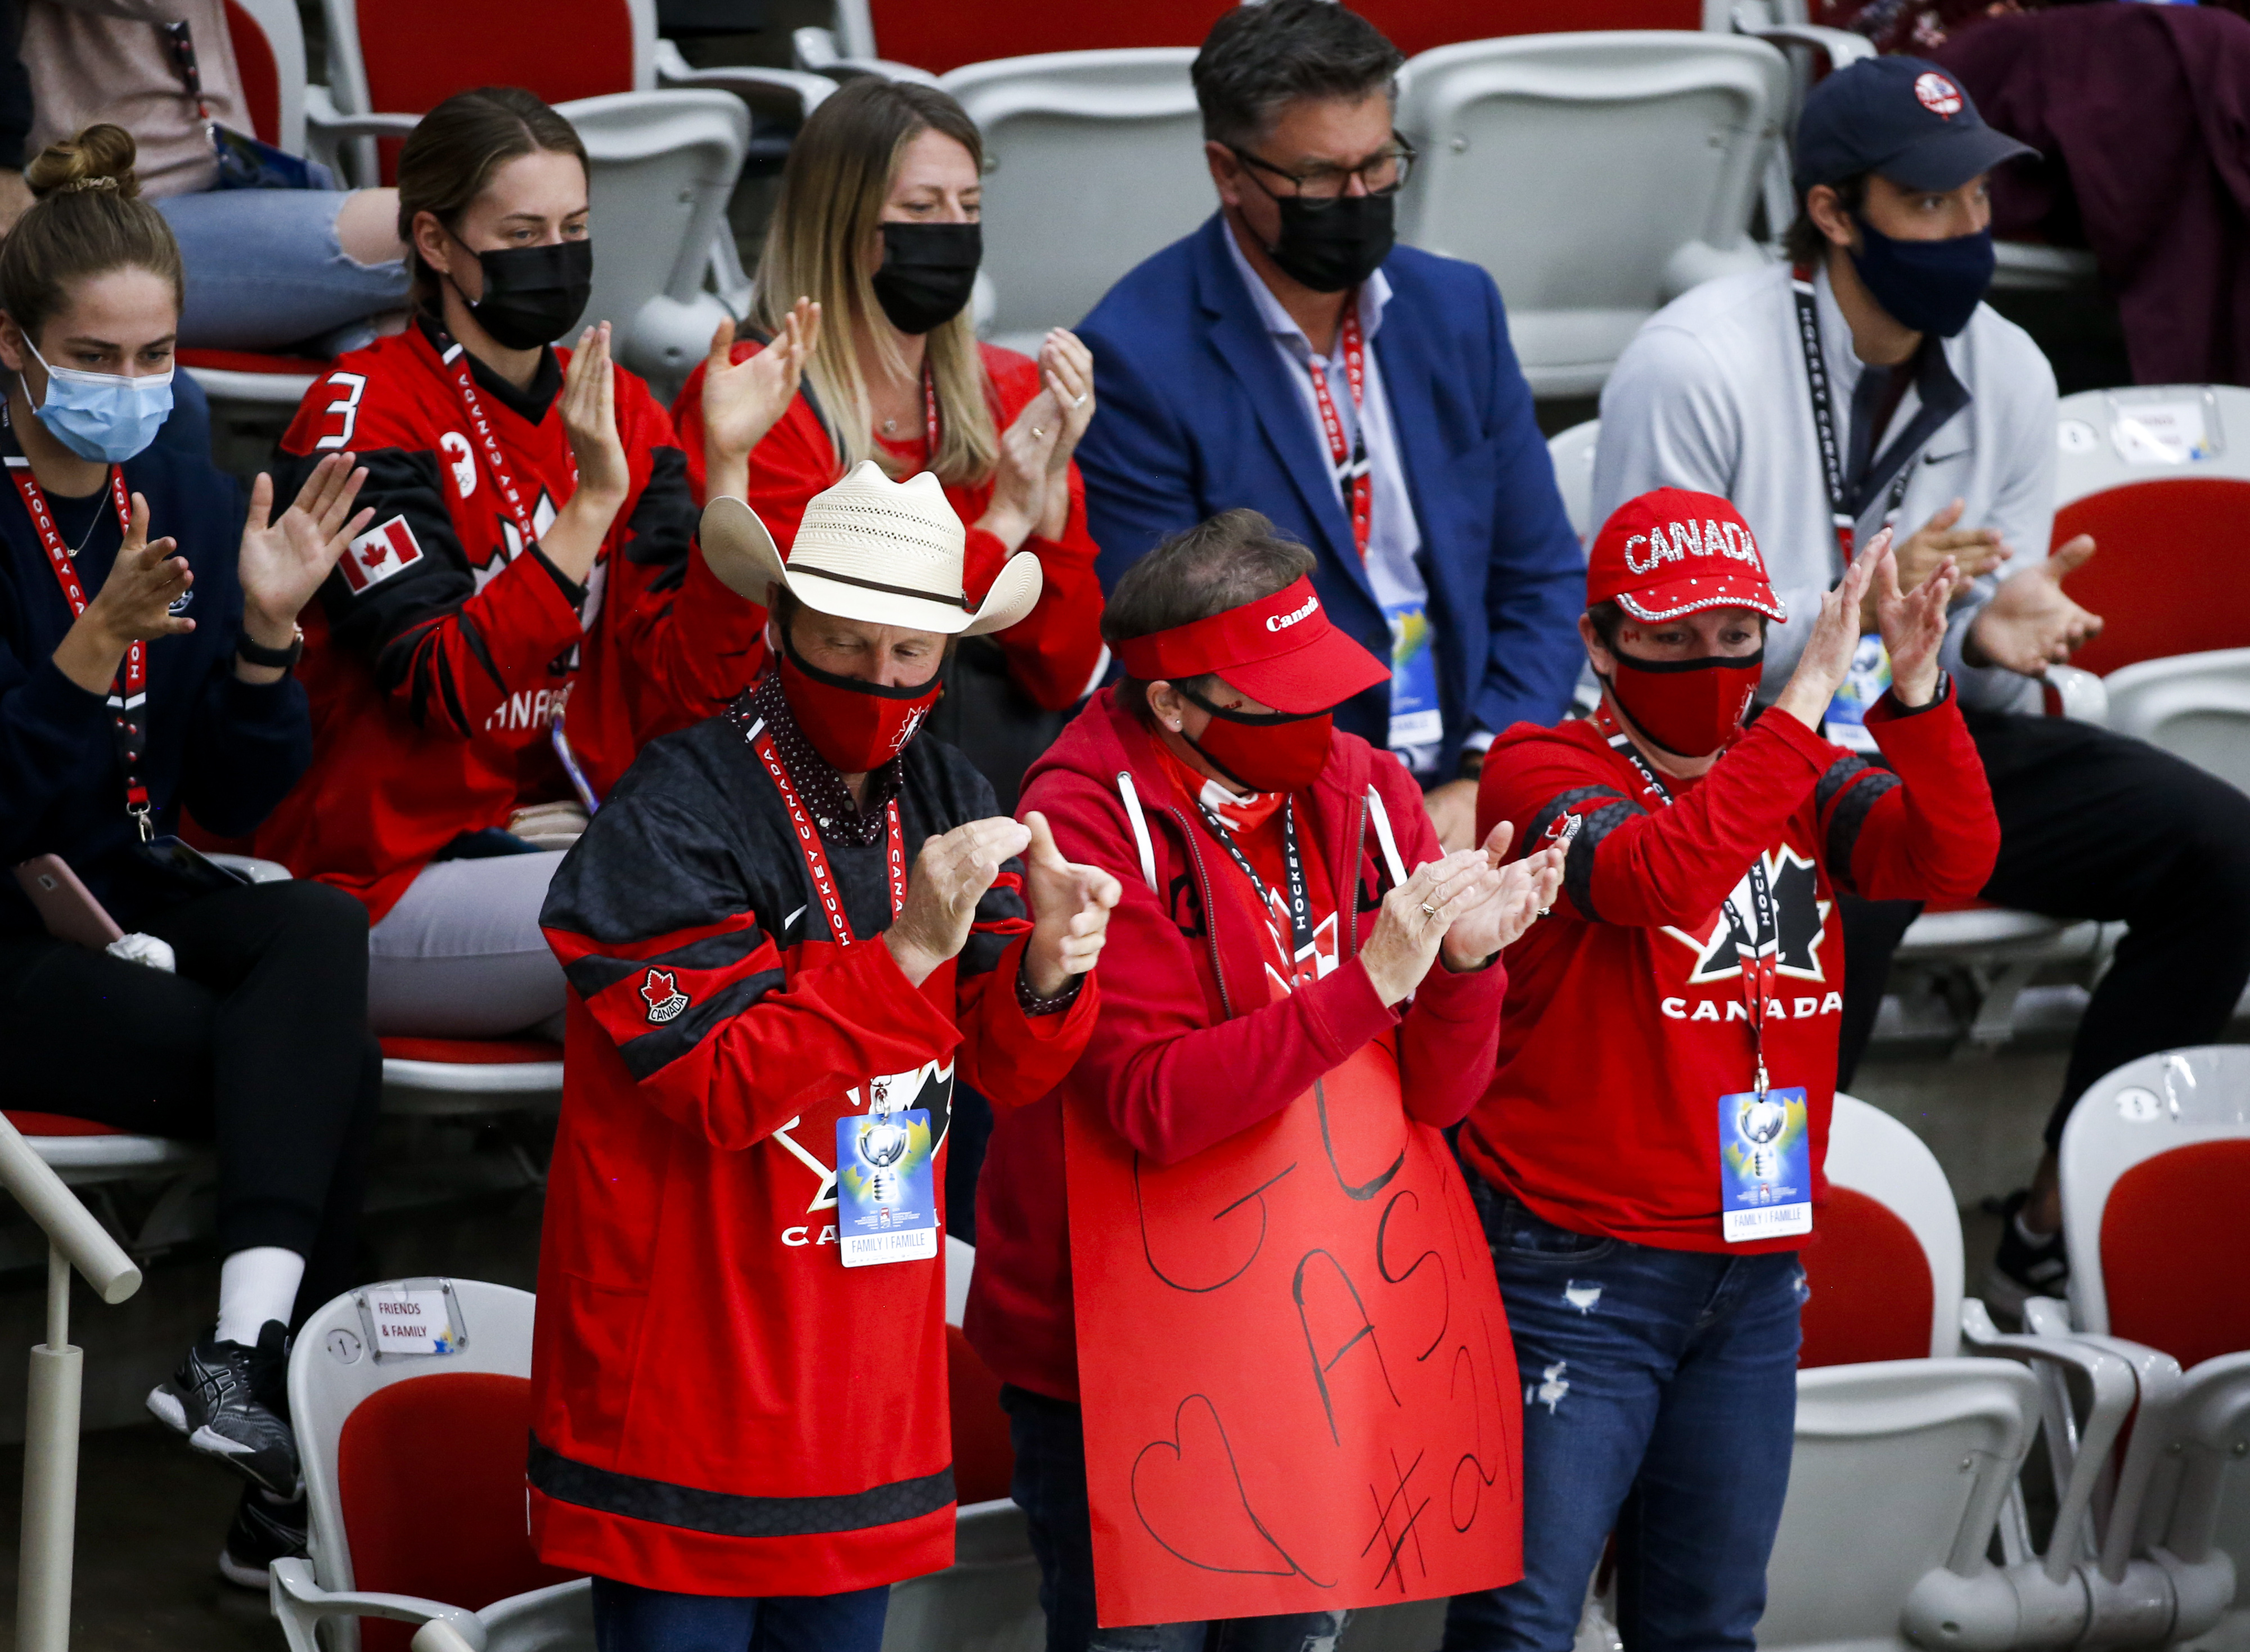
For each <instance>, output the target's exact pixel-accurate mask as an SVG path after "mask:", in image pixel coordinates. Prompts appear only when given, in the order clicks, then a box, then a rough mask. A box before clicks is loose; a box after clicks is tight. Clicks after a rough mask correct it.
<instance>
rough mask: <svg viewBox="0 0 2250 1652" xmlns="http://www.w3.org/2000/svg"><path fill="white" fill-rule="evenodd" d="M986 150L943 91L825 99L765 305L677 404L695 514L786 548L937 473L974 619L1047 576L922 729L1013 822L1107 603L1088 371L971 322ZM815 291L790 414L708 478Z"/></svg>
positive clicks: (770, 250)
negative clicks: (715, 510)
mask: <svg viewBox="0 0 2250 1652" xmlns="http://www.w3.org/2000/svg"><path fill="white" fill-rule="evenodd" d="M983 168H984V144H983V141H982V139H981V138H980V136H979V135H978V133H977V124H976V122H975V121H971V120H970V118H969V116H968V114H967V113H966V112H965V111H964V110H963V108H962V107H961V106H960V104H958V103H956V101H955V100H953V99H952V98H951V97H949V96H948V95H947V94H946V93H943V92H941V91H938V90H936V89H935V87H929V86H914V85H911V84H908V83H904V82H897V81H888V80H880V79H873V78H868V79H859V80H854V81H852V83H851V84H850V85H848V86H845V87H844V88H843V89H842V90H841V91H839V92H838V93H835V95H833V96H832V97H831V98H829V99H828V100H826V101H825V102H824V103H823V104H822V105H821V106H820V107H819V108H818V110H817V111H815V112H814V114H813V115H812V116H811V119H810V120H808V121H806V122H805V123H804V130H803V131H802V132H800V133H799V134H798V135H797V142H796V143H795V144H794V145H793V146H792V147H791V149H790V157H789V167H788V169H787V171H786V172H784V173H783V177H782V190H781V199H780V201H779V202H778V203H777V204H776V207H775V210H774V218H773V223H772V225H771V227H770V229H769V230H768V231H767V233H766V242H765V252H764V255H763V259H762V260H761V261H760V264H759V267H758V287H757V292H758V296H757V302H756V310H755V311H754V313H753V315H752V317H751V320H750V322H749V324H748V325H747V326H745V327H743V328H739V329H737V333H736V337H735V341H734V342H733V344H732V347H731V349H729V348H728V344H727V341H726V340H725V338H724V337H723V336H722V337H721V339H719V340H717V341H714V348H713V349H712V353H711V356H710V358H709V359H708V360H707V361H706V362H705V363H703V365H701V367H699V368H697V369H696V370H695V371H694V374H693V375H691V376H690V377H689V378H688V381H687V384H686V386H685V387H684V388H682V390H681V391H680V396H679V398H678V399H677V400H676V401H674V402H673V409H672V411H673V419H674V421H675V422H676V423H677V424H678V425H679V427H680V436H681V438H682V439H683V441H684V443H685V446H687V452H688V454H689V458H690V460H691V465H692V467H693V469H692V476H691V480H693V482H694V487H695V491H696V497H697V498H698V500H708V499H710V498H713V497H715V496H716V495H718V494H735V495H736V496H737V497H741V498H744V499H746V500H748V501H749V505H750V508H752V509H753V510H755V511H756V513H757V515H758V519H759V520H760V521H761V522H764V523H766V524H767V526H768V527H769V528H770V529H772V531H773V532H774V534H775V536H776V538H777V540H778V541H779V542H780V543H782V544H783V545H787V544H788V543H790V540H791V539H792V538H793V537H794V536H795V535H796V531H797V522H798V520H799V519H800V518H801V517H802V516H803V515H804V507H805V505H806V503H807V502H808V501H810V500H811V498H812V496H813V495H814V494H817V493H819V492H820V491H822V490H823V489H824V488H826V487H829V486H831V485H832V484H833V483H834V482H836V481H838V480H840V479H841V478H842V477H843V476H844V474H845V473H846V472H847V471H849V470H850V469H852V467H855V466H857V465H858V464H859V462H860V461H861V460H868V459H872V460H875V461H876V462H877V463H878V464H880V465H881V466H882V467H883V468H884V469H885V470H887V471H888V472H890V473H891V474H892V475H894V476H895V477H900V478H903V477H906V476H908V475H911V474H913V473H915V472H917V471H922V470H929V471H935V473H936V474H937V478H938V480H940V481H942V482H943V483H944V484H945V492H946V497H947V498H948V499H949V500H950V501H952V503H953V508H954V509H955V511H956V513H957V514H958V515H960V517H961V520H962V522H963V525H964V526H966V527H967V528H968V529H970V540H969V570H970V571H969V583H970V586H971V590H970V592H969V593H968V594H969V597H970V604H971V605H974V603H975V601H976V599H977V597H979V596H981V595H982V593H983V589H984V587H983V584H981V583H980V579H981V580H982V581H987V582H989V581H990V578H991V577H992V576H993V575H994V574H996V573H997V572H998V570H999V568H1000V565H1001V563H1003V562H1004V561H1005V560H1006V559H1007V558H1008V556H1011V555H1013V554H1014V553H1015V552H1017V551H1018V550H1025V549H1028V550H1032V551H1033V552H1035V553H1036V554H1037V555H1038V556H1039V568H1040V572H1041V575H1042V577H1043V579H1044V581H1045V584H1044V588H1043V589H1042V591H1041V592H1040V595H1039V605H1038V606H1037V607H1036V608H1034V609H1033V610H1032V613H1031V616H1030V618H1028V619H1025V620H1023V621H1021V622H1020V623H1018V624H1017V625H1015V626H1011V627H1010V628H1009V629H1007V630H1006V631H1004V632H1000V633H998V634H997V636H995V637H992V638H972V639H970V640H969V641H968V642H967V643H965V644H963V646H962V647H961V649H960V651H959V652H958V653H956V655H955V656H954V657H953V658H952V659H951V660H949V663H948V665H947V667H946V672H947V681H946V697H945V699H944V700H943V701H942V702H940V703H939V706H938V708H937V710H936V711H935V713H934V714H933V715H932V716H931V718H930V723H929V727H930V729H932V731H934V732H935V734H936V735H937V736H939V737H940V738H942V739H943V740H946V741H948V742H949V743H952V744H954V745H956V746H958V747H960V748H961V749H962V750H963V752H964V753H965V754H966V755H967V756H968V757H969V758H970V761H971V762H973V763H975V764H977V767H978V768H979V769H981V770H982V771H984V775H985V777H986V778H988V779H990V781H991V782H992V785H993V789H994V790H995V791H997V793H998V794H999V801H1000V805H1001V806H1002V807H1003V808H1005V809H1012V808H1013V807H1014V806H1015V800H1016V791H1017V787H1018V783H1019V782H1020V780H1021V778H1022V776H1023V772H1024V770H1025V767H1026V766H1027V765H1028V764H1030V763H1031V761H1032V759H1033V758H1034V757H1037V756H1038V755H1039V753H1040V752H1041V751H1043V750H1046V746H1047V744H1048V743H1050V742H1051V741H1052V740H1053V738H1054V736H1055V735H1056V734H1057V733H1059V731H1060V730H1061V728H1062V724H1063V722H1064V714H1065V713H1066V711H1067V710H1068V709H1069V708H1070V707H1071V706H1073V705H1074V704H1076V703H1077V702H1079V701H1080V700H1081V699H1083V698H1084V697H1085V696H1086V695H1087V694H1089V693H1091V692H1092V691H1093V689H1094V686H1095V685H1096V683H1097V682H1098V681H1099V671H1098V667H1100V666H1101V665H1103V664H1105V663H1106V661H1107V659H1108V656H1107V654H1106V653H1104V651H1103V648H1102V645H1101V585H1100V584H1099V583H1098V582H1097V581H1096V580H1095V578H1094V556H1095V548H1094V541H1093V539H1092V538H1091V537H1090V536H1088V535H1087V528H1086V508H1085V497H1084V495H1085V490H1084V488H1083V487H1082V486H1081V484H1080V480H1079V475H1078V467H1077V466H1076V465H1075V464H1074V463H1073V461H1072V458H1071V455H1072V454H1073V452H1074V451H1075V450H1076V448H1077V446H1078V440H1079V438H1080V436H1082V435H1084V434H1085V432H1086V427H1087V424H1088V422H1090V421H1091V420H1092V418H1094V364H1093V358H1092V357H1091V356H1089V355H1088V354H1087V350H1086V347H1085V346H1084V345H1082V344H1080V342H1078V340H1077V339H1076V338H1075V337H1073V335H1071V334H1070V333H1068V332H1066V331H1064V330H1062V329H1061V328H1057V329H1056V330H1055V331H1053V332H1052V333H1050V334H1048V335H1047V336H1046V341H1045V342H1043V343H1042V345H1041V347H1040V349H1039V360H1038V361H1037V362H1033V361H1032V360H1031V359H1030V358H1028V357H1026V356H1019V355H1018V354H1017V353H1016V352H1015V351H1013V350H1008V349H1001V348H999V347H998V346H997V345H992V344H980V343H978V342H977V334H976V328H975V327H974V325H973V324H972V322H971V321H970V315H969V298H970V287H971V285H972V284H973V282H974V281H975V280H976V277H977V264H978V261H979V259H980V256H981V243H980V239H979V235H978V230H977V215H978V211H979V207H980V204H981V202H982V200H983V197H984V179H983ZM804 298H810V299H811V300H812V301H815V302H817V304H818V307H819V313H820V319H821V330H820V332H819V335H818V342H817V344H816V345H815V347H814V349H813V350H812V352H811V359H810V360H809V361H808V363H806V366H805V370H804V390H803V391H802V392H801V393H800V394H799V395H798V397H797V400H796V402H795V403H794V404H792V405H791V406H790V409H789V411H788V412H787V413H786V414H784V415H783V418H782V419H781V421H780V422H779V423H778V424H777V425H775V426H774V427H773V431H772V433H771V434H770V435H769V436H767V437H766V438H765V439H763V441H762V442H760V443H759V444H758V445H757V446H756V451H755V452H752V451H751V450H750V449H749V447H747V446H744V447H742V448H741V449H740V451H739V453H734V454H731V455H729V456H728V458H727V459H726V460H724V461H721V462H718V463H714V466H713V467H712V468H711V469H710V470H709V472H708V473H706V471H705V470H704V468H703V467H701V466H700V465H694V461H695V460H698V459H700V458H701V453H702V448H703V446H704V441H705V439H706V432H713V433H715V432H718V431H719V430H720V429H721V428H722V427H723V426H724V425H727V424H728V422H729V420H730V410H731V408H732V406H733V404H734V402H735V400H736V399H738V398H739V397H741V396H742V394H744V393H745V392H746V391H747V390H748V388H749V387H748V384H747V383H746V382H745V383H743V384H742V385H741V386H740V387H739V388H738V384H737V381H741V380H743V379H744V376H745V375H746V374H747V373H748V372H749V364H750V363H753V362H754V361H755V359H756V356H757V355H758V353H759V351H760V350H761V349H763V347H764V341H765V340H766V339H769V338H771V337H774V336H775V335H778V334H780V333H782V331H783V328H784V326H785V324H786V323H787V322H788V321H789V318H790V315H791V313H792V309H793V307H795V306H796V305H797V303H799V301H801V300H802V299H804Z"/></svg>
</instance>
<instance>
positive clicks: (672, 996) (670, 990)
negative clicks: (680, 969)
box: [640, 969, 687, 1026]
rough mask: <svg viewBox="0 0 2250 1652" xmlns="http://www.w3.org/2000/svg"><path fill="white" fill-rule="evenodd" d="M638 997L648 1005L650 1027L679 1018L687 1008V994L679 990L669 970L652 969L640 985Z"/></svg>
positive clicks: (677, 982)
mask: <svg viewBox="0 0 2250 1652" xmlns="http://www.w3.org/2000/svg"><path fill="white" fill-rule="evenodd" d="M640 995H641V997H642V998H643V999H645V1000H647V1003H648V1020H649V1025H650V1026H663V1025H664V1024H665V1023H666V1021H670V1020H677V1019H678V1018H679V1015H680V1011H682V1010H684V1009H686V1008H687V993H685V992H681V991H680V981H679V978H678V977H677V976H675V975H673V972H672V971H670V970H656V969H652V970H651V971H649V972H648V978H647V979H646V980H645V981H643V982H642V983H641V984H640Z"/></svg>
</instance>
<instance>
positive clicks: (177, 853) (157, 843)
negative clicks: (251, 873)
mask: <svg viewBox="0 0 2250 1652" xmlns="http://www.w3.org/2000/svg"><path fill="white" fill-rule="evenodd" d="M134 853H135V854H138V855H139V856H140V857H141V860H142V861H146V862H147V863H148V865H150V866H153V867H155V868H156V869H157V870H158V871H160V872H162V874H164V875H165V876H166V877H168V878H169V879H170V880H171V881H172V883H173V885H174V887H176V888H181V889H184V890H187V891H189V892H190V893H192V894H195V895H216V894H217V893H218V892H219V891H220V890H222V889H238V888H242V887H243V886H244V885H245V884H247V883H248V882H249V881H250V880H249V879H248V878H246V877H245V876H244V875H243V874H241V873H239V872H238V871H236V870H235V869H234V868H233V867H230V866H221V865H220V864H219V863H218V862H217V861H214V860H212V859H211V857H210V856H209V855H206V854H204V852H203V851H202V850H201V849H198V848H197V847H196V846H195V845H194V844H192V843H189V842H185V841H183V840H181V839H179V838H176V837H173V836H171V835H170V834H169V833H167V834H165V835H163V836H161V837H155V838H151V839H149V840H148V842H146V843H141V844H136V845H135V846H134Z"/></svg>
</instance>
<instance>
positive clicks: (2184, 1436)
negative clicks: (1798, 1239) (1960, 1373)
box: [2025, 1045, 2250, 1645]
mask: <svg viewBox="0 0 2250 1652" xmlns="http://www.w3.org/2000/svg"><path fill="white" fill-rule="evenodd" d="M2060 1158H2061V1169H2062V1232H2063V1241H2064V1243H2065V1245H2066V1247H2067V1249H2068V1252H2069V1256H2070V1302H2069V1306H2068V1310H2067V1313H2066V1312H2065V1311H2064V1310H2063V1308H2062V1305H2061V1304H2060V1303H2053V1302H2041V1301H2033V1302H2032V1303H2028V1304H2026V1310H2025V1323H2026V1325H2027V1326H2028V1327H2030V1328H2031V1329H2033V1330H2035V1331H2039V1332H2040V1333H2041V1334H2042V1335H2043V1336H2046V1337H2052V1338H2054V1339H2056V1340H2063V1339H2075V1340H2078V1341H2081V1342H2082V1343H2086V1344H2092V1345H2094V1346H2096V1347H2099V1348H2102V1349H2104V1350H2106V1351H2109V1352H2111V1353H2112V1354H2114V1355H2115V1356H2117V1357H2118V1358H2122V1359H2123V1360H2124V1361H2125V1362H2127V1364H2128V1365H2129V1368H2130V1370H2131V1372H2132V1373H2133V1379H2134V1383H2135V1385H2136V1402H2137V1403H2136V1411H2135V1413H2134V1419H2133V1425H2132V1431H2131V1437H2130V1441H2129V1444H2128V1445H2127V1446H2126V1447H2125V1449H2124V1455H2123V1460H2122V1462H2121V1463H2120V1464H2119V1465H2118V1467H2117V1469H2116V1483H2115V1493H2114V1495H2113V1499H2112V1503H2111V1506H2110V1507H2109V1509H2108V1510H2105V1511H2104V1512H2103V1517H2102V1524H2101V1528H2100V1531H2099V1532H2098V1536H2099V1538H2100V1559H2101V1566H2102V1573H2103V1574H2104V1576H2105V1578H2107V1579H2111V1580H2112V1581H2113V1582H2120V1583H2123V1584H2124V1585H2125V1587H2124V1589H2122V1591H2121V1592H2120V1593H2121V1594H2122V1595H2129V1594H2131V1593H2134V1592H2136V1591H2145V1592H2150V1593H2153V1594H2154V1596H2155V1600H2156V1603H2157V1607H2159V1608H2160V1609H2164V1608H2169V1610H2170V1613H2171V1616H2170V1618H2169V1620H2168V1623H2169V1627H2168V1628H2167V1630H2166V1632H2165V1636H2164V1638H2165V1640H2166V1642H2167V1643H2169V1644H2173V1645H2178V1644H2182V1643H2185V1642H2196V1641H2198V1640H2200V1639H2201V1638H2202V1637H2204V1636H2205V1635H2209V1640H2208V1642H2206V1643H2207V1644H2211V1645H2239V1644H2241V1643H2242V1642H2243V1637H2244V1636H2245V1635H2250V1600H2246V1601H2244V1602H2242V1604H2241V1605H2240V1607H2237V1608H2236V1609H2235V1610H2233V1611H2232V1612H2231V1613H2230V1612H2229V1610H2228V1607H2229V1602H2230V1597H2231V1596H2233V1593H2234V1584H2235V1579H2237V1578H2238V1577H2239V1576H2240V1575H2242V1574H2243V1573H2245V1572H2246V1571H2250V1478H2246V1477H2245V1476H2243V1474H2242V1473H2241V1471H2240V1469H2239V1467H2236V1466H2235V1465H2236V1463H2237V1462H2238V1460H2239V1459H2240V1457H2241V1456H2242V1455H2243V1453H2244V1451H2245V1450H2246V1449H2250V1282H2246V1275H2245V1273H2244V1269H2243V1268H2242V1267H2241V1265H2240V1259H2241V1258H2242V1257H2243V1256H2244V1255H2246V1254H2250V1206H2247V1205H2246V1204H2245V1202H2244V1200H2243V1197H2242V1193H2243V1188H2244V1186H2245V1185H2246V1179H2250V1049H2244V1048H2241V1047H2238V1046H2232V1045H2223V1046H2205V1047H2199V1048H2191V1049H2178V1050H2167V1051H2164V1052H2163V1053H2161V1054H2155V1055H2147V1056H2143V1057H2142V1058H2141V1059H2140V1060H2139V1061H2129V1062H2127V1063H2126V1064H2125V1065H2124V1066H2123V1067H2121V1068H2118V1069H2117V1070H2116V1071H2115V1072H2114V1073H2111V1074H2109V1075H2107V1076H2105V1077H2104V1078H2102V1079H2101V1080H2100V1081H2099V1082H2096V1083H2095V1084H2094V1085H2093V1086H2092V1087H2091V1088H2090V1089H2088V1090H2087V1092H2086V1093H2085V1095H2083V1096H2081V1097H2080V1098H2079V1101H2078V1104H2077V1106H2076V1107H2074V1109H2072V1110H2071V1115H2070V1122H2069V1123H2067V1125H2065V1126H2064V1128H2063V1133H2062V1148H2061V1154H2060ZM2090 1638H2091V1637H2089V1639H2090ZM2110 1638H2113V1639H2122V1638H2125V1637H2123V1636H2112V1637H2110Z"/></svg>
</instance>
